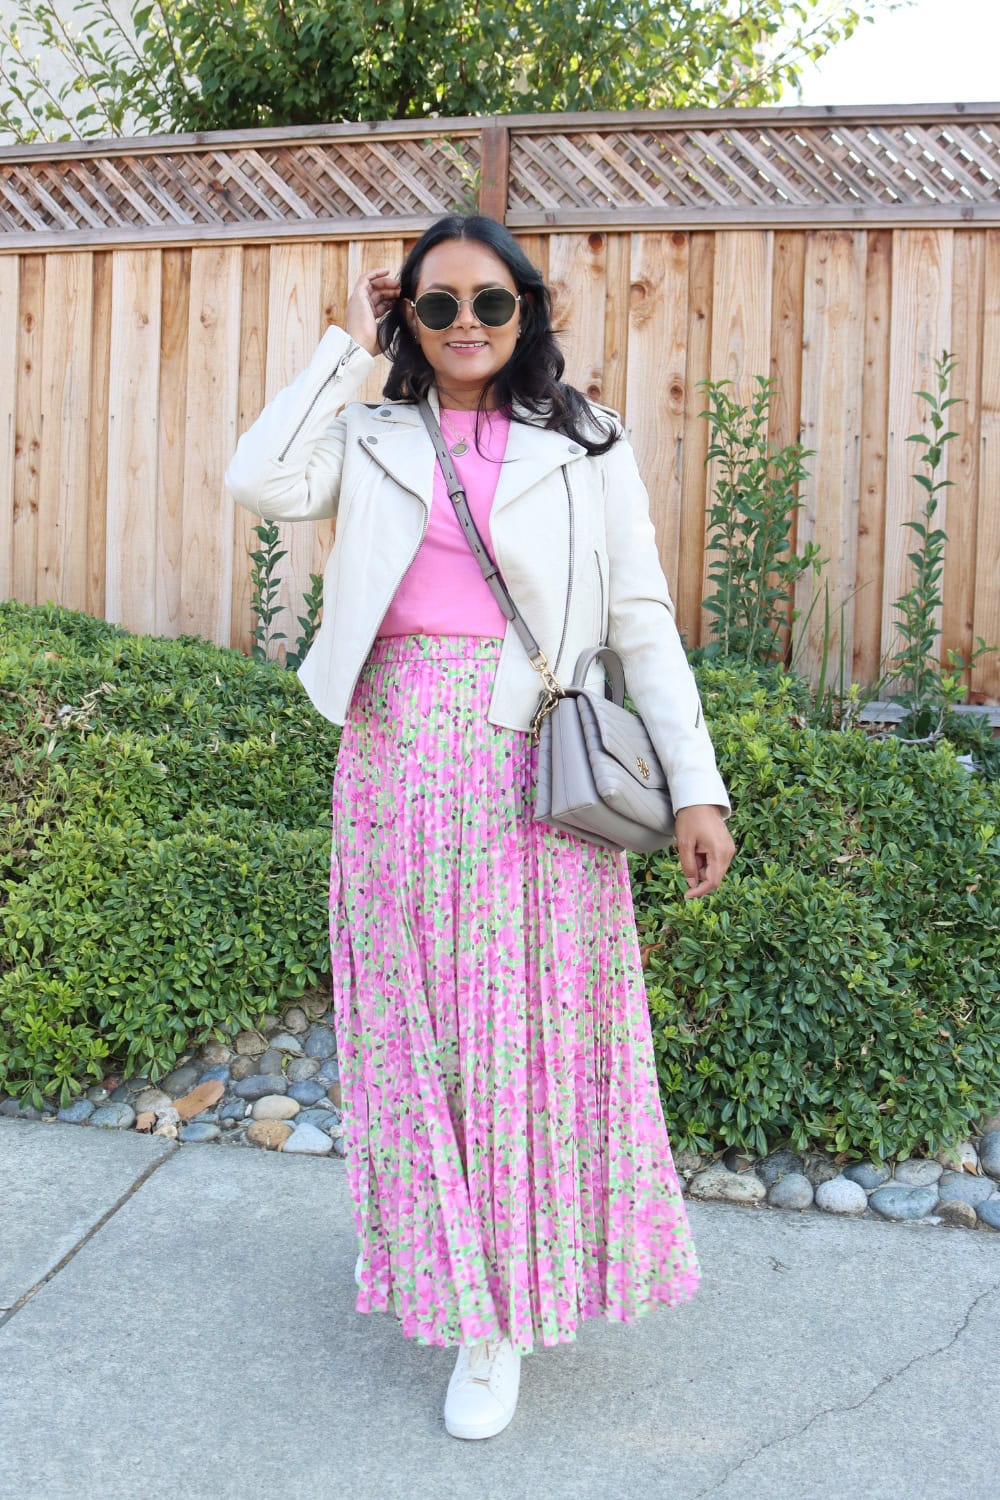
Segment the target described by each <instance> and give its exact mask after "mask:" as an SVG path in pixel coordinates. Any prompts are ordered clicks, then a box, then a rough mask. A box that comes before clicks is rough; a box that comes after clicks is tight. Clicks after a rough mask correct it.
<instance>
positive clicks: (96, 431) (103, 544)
mask: <svg viewBox="0 0 1000 1500" xmlns="http://www.w3.org/2000/svg"><path fill="white" fill-rule="evenodd" d="M113 282H114V255H113V254H112V253H111V252H110V251H107V250H103V251H101V252H99V253H98V254H96V255H95V256H94V261H93V279H92V287H91V331H92V340H93V342H92V347H91V353H90V441H89V444H88V447H89V453H88V458H87V469H86V476H85V481H84V482H85V487H86V491H87V606H86V607H87V613H88V614H91V615H98V616H101V617H106V585H107V555H108V416H109V409H110V400H111V313H112V307H113V305H114V295H113Z"/></svg>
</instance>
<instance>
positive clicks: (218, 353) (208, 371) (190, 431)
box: [180, 246, 241, 645]
mask: <svg viewBox="0 0 1000 1500" xmlns="http://www.w3.org/2000/svg"><path fill="white" fill-rule="evenodd" d="M240 261H241V252H240V250H239V247H238V246H231V247H230V246H224V247H214V248H212V249H206V250H194V251H192V253H191V294H190V313H189V319H188V340H187V350H188V369H187V387H188V391H189V392H193V391H197V392H198V393H199V397H200V399H199V400H197V401H191V400H189V401H188V406H187V413H186V419H185V433H184V551H183V560H182V562H183V568H182V578H183V589H182V594H181V599H182V608H181V618H180V629H181V630H182V631H183V632H184V633H185V634H187V635H200V636H204V637H206V638H207V639H208V640H213V641H216V642H217V643H218V644H219V645H225V644H227V643H228V640H229V625H230V610H231V601H232V588H233V548H232V514H231V505H232V501H231V500H230V499H229V496H228V495H227V494H226V492H225V489H224V487H223V484H222V475H223V474H224V472H225V468H226V464H227V463H228V461H229V457H230V455H231V454H232V452H233V449H234V448H235V446H236V439H237V436H238V434H237V431H236V417H237V413H238V410H239V368H238V363H237V354H238V351H239V329H240V290H241V285H240V281H241V265H240Z"/></svg>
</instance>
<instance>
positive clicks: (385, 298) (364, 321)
mask: <svg viewBox="0 0 1000 1500" xmlns="http://www.w3.org/2000/svg"><path fill="white" fill-rule="evenodd" d="M398 296H399V277H398V276H393V275H391V273H390V272H389V269H388V267H387V266H383V267H382V269H381V270H378V271H363V272H362V273H361V275H360V276H359V277H358V279H357V281H356V282H355V284H354V290H353V292H352V293H351V295H350V298H349V299H348V303H347V332H348V333H349V334H350V336H351V338H352V339H353V340H354V342H355V343H356V344H360V345H361V347H362V349H367V351H368V353H369V354H377V353H378V352H379V348H378V324H379V322H380V320H381V319H382V318H384V317H385V315H386V313H387V312H388V311H389V309H390V307H391V306H392V305H393V303H394V302H395V301H396V298H397V297H398Z"/></svg>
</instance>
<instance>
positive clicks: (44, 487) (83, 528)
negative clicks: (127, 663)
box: [35, 252, 93, 609]
mask: <svg viewBox="0 0 1000 1500" xmlns="http://www.w3.org/2000/svg"><path fill="white" fill-rule="evenodd" d="M92 261H93V257H92V256H91V255H90V254H88V253H86V252H84V253H82V254H78V253H74V254H70V255H55V256H53V257H52V258H51V259H50V260H49V262H48V264H47V266H46V272H45V299H46V316H45V320H44V327H43V330H42V431H43V434H44V441H43V443H42V448H41V452H40V454H39V487H38V550H37V572H36V581H35V597H36V599H38V601H39V603H44V602H45V601H46V600H49V599H51V600H53V601H56V602H58V603H60V604H65V605H66V606H67V607H68V608H69V609H83V608H84V607H85V605H86V602H87V490H86V486H85V485H82V484H81V483H80V475H81V474H83V473H84V472H85V471H86V466H87V453H88V445H89V413H90V350H91V298H92V286H93V280H92V272H93V267H92Z"/></svg>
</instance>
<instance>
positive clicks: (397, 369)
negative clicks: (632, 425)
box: [378, 214, 620, 453]
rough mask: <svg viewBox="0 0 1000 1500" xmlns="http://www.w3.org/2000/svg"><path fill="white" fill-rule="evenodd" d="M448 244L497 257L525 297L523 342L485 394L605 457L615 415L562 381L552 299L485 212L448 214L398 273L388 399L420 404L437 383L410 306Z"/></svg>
mask: <svg viewBox="0 0 1000 1500" xmlns="http://www.w3.org/2000/svg"><path fill="white" fill-rule="evenodd" d="M445 240H476V241H477V242H478V243H479V244H480V245H485V246H486V248H487V249H488V250H492V251H493V253H494V255H496V256H499V258H500V260H502V261H503V263H504V265H505V266H506V267H507V269H508V271H509V272H510V274H511V277H512V279H513V281H514V285H515V286H516V287H517V290H518V291H519V292H520V294H521V297H522V302H521V337H520V338H519V339H518V341H517V343H516V344H515V346H514V352H513V354H512V355H511V357H510V359H509V360H508V361H507V363H506V364H505V365H504V366H503V367H502V368H501V369H499V370H498V371H497V372H496V374H495V375H493V376H492V377H491V378H490V379H489V380H488V381H487V382H486V385H485V387H484V388H483V392H482V395H481V396H480V399H479V410H480V412H483V411H485V409H486V398H487V394H489V393H491V394H492V395H493V399H494V402H495V404H496V406H498V407H499V408H500V409H501V410H505V411H508V412H509V411H510V410H511V408H512V406H513V403H514V402H515V401H517V402H518V403H519V404H520V405H522V406H524V407H526V408H527V409H528V410H529V411H530V412H533V413H534V414H535V415H536V416H539V417H541V418H542V425H543V426H545V427H548V428H553V429H555V430H556V431H557V432H562V433H565V434H566V436H567V437H569V438H572V439H573V441H574V442H577V443H579V444H581V446H582V447H584V448H586V450H587V452H588V453H606V452H607V451H608V449H609V448H610V447H611V446H612V444H613V443H615V442H616V441H617V439H618V437H619V436H620V429H619V428H618V427H617V426H616V425H615V423H614V421H613V419H612V418H611V417H610V416H605V415H604V414H599V413H597V412H595V411H594V410H593V408H592V407H591V406H590V405H589V403H588V402H587V400H586V399H585V397H584V396H583V394H582V392H580V391H578V390H577V389H576V387H575V386H572V385H567V384H566V382H565V381H563V380H562V378H561V377H562V373H563V370H564V369H565V368H566V361H565V359H564V358H563V355H562V351H561V350H560V348H559V345H558V344H557V343H556V336H555V332H554V331H553V328H552V297H551V294H550V292H549V289H548V287H547V286H546V285H545V282H544V281H543V279H542V274H541V272H540V271H539V270H538V268H537V267H536V266H533V265H532V264H531V261H530V260H529V259H528V257H527V256H526V255H525V253H524V251H523V250H522V249H521V247H520V246H519V245H518V243H517V241H516V240H515V238H514V236H513V235H512V234H511V232H510V230H509V229H507V228H505V226H504V225H503V224H499V223H497V221H496V219H490V218H487V217H486V215H485V214H469V215H463V214H448V215H446V217H445V218H443V219H438V220H437V222H436V223H434V224H432V225H431V226H430V228H429V229H425V230H424V233H423V234H422V235H421V236H420V238H419V240H418V241H417V243H416V244H415V245H414V247H413V249H412V250H411V251H410V253H409V255H408V256H407V257H406V260H405V262H404V264H403V268H402V270H401V271H400V273H399V280H400V292H399V298H398V300H397V301H396V302H395V303H394V305H393V306H392V308H391V309H390V311H389V312H388V313H386V315H385V317H384V318H383V319H382V321H381V323H380V324H379V328H378V341H379V348H380V349H381V350H382V352H383V354H386V355H387V356H388V358H389V360H390V362H391V368H390V371H389V378H388V379H387V381H386V383H385V388H384V394H385V396H386V398H387V399H388V400H391V401H400V400H402V401H418V400H419V399H420V397H421V396H425V395H426V394H427V391H428V389H429V387H430V386H432V385H433V384H434V371H433V370H432V368H431V366H430V364H429V363H428V361H427V359H426V357H425V356H424V353H423V350H422V349H421V348H420V345H419V344H418V343H417V341H416V339H415V338H414V337H413V334H412V333H411V331H410V326H409V323H408V321H407V317H406V308H405V302H406V299H407V298H410V297H413V296H414V295H415V293H416V289H417V282H418V280H419V278H420V267H421V265H422V263H423V259H424V256H425V255H426V254H427V252H428V250H432V249H433V248H434V246H435V245H440V244H441V243H442V242H443V241H445Z"/></svg>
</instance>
